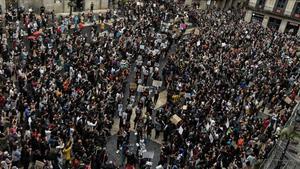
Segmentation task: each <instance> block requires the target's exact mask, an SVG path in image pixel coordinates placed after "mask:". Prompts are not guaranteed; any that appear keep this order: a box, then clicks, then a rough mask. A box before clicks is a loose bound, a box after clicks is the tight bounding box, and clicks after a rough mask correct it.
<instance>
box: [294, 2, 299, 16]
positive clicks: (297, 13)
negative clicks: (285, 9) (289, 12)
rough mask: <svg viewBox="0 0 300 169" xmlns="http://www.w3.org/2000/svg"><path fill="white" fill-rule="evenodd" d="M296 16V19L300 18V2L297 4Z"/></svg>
mask: <svg viewBox="0 0 300 169" xmlns="http://www.w3.org/2000/svg"><path fill="white" fill-rule="evenodd" d="M294 14H295V16H296V17H299V16H300V2H298V3H297V4H296V8H295V11H294Z"/></svg>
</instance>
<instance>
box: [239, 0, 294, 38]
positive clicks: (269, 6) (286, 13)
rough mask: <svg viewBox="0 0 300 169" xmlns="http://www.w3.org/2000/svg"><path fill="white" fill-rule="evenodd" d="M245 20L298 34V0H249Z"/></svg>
mask: <svg viewBox="0 0 300 169" xmlns="http://www.w3.org/2000/svg"><path fill="white" fill-rule="evenodd" d="M245 21H247V22H259V23H261V24H262V26H264V27H270V28H273V29H276V30H278V31H279V32H290V33H293V34H298V35H299V36H300V0H250V1H249V5H248V7H247V12H246V15H245Z"/></svg>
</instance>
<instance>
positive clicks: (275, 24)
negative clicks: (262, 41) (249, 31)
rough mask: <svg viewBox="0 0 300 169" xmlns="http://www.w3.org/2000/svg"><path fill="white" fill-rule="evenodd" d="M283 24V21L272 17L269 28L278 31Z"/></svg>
mask: <svg viewBox="0 0 300 169" xmlns="http://www.w3.org/2000/svg"><path fill="white" fill-rule="evenodd" d="M280 24H281V20H280V19H277V18H272V17H270V19H269V23H268V27H269V28H271V29H274V30H278V29H279V27H280Z"/></svg>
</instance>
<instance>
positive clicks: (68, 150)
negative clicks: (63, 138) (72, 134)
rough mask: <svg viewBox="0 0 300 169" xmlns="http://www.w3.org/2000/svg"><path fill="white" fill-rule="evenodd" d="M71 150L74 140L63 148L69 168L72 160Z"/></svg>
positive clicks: (66, 164)
mask: <svg viewBox="0 0 300 169" xmlns="http://www.w3.org/2000/svg"><path fill="white" fill-rule="evenodd" d="M71 150H72V142H71V140H69V141H68V143H67V144H66V146H65V147H64V149H63V151H62V152H63V154H64V160H65V162H64V166H65V168H68V167H69V166H70V162H71Z"/></svg>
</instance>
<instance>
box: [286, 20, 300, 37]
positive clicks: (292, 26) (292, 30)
mask: <svg viewBox="0 0 300 169" xmlns="http://www.w3.org/2000/svg"><path fill="white" fill-rule="evenodd" d="M299 29H300V25H299V24H296V23H292V22H288V23H287V25H286V28H285V32H286V33H289V34H292V35H297V33H298V30H299Z"/></svg>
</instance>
